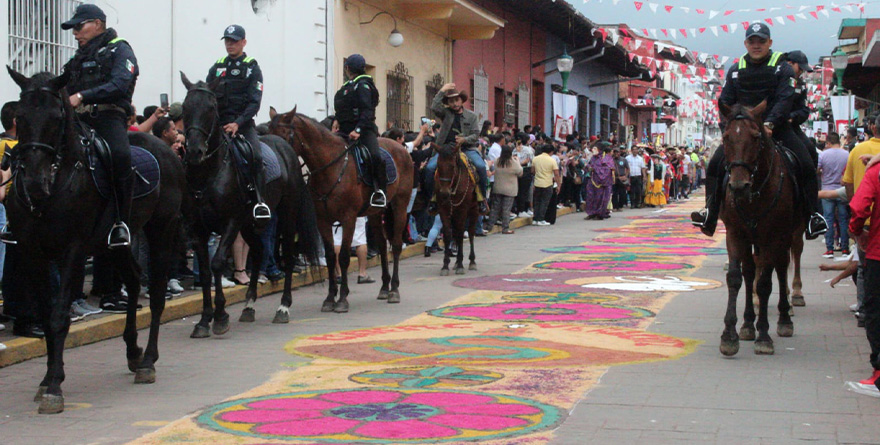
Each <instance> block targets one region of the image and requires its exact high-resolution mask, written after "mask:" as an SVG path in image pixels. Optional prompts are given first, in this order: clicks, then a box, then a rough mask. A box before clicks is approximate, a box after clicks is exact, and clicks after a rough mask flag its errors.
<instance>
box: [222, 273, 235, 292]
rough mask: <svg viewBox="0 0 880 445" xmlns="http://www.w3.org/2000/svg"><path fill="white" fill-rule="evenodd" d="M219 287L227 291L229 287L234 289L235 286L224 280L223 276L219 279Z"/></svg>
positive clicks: (227, 279) (226, 279)
mask: <svg viewBox="0 0 880 445" xmlns="http://www.w3.org/2000/svg"><path fill="white" fill-rule="evenodd" d="M220 285H221V286H223V289H229V288H230V287H235V286H236V284H235V283H234V282H232V281H230V280H229V278H226V277H225V276H224V277H222V278H220Z"/></svg>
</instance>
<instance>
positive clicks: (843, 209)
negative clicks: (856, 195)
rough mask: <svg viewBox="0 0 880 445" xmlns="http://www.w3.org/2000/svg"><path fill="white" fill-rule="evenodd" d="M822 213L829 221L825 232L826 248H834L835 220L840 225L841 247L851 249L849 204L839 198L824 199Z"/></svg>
mask: <svg viewBox="0 0 880 445" xmlns="http://www.w3.org/2000/svg"><path fill="white" fill-rule="evenodd" d="M822 214H823V216H825V221H827V222H828V231H827V232H825V250H833V249H834V222H835V221H837V224H838V226H839V227H840V247H841V248H842V249H847V250H849V229H848V226H849V206H847V205H846V203H844V202H842V201H841V200H839V199H823V200H822Z"/></svg>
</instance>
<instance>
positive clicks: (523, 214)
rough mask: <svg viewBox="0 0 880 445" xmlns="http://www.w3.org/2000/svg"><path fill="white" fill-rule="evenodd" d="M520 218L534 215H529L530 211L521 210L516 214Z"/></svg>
mask: <svg viewBox="0 0 880 445" xmlns="http://www.w3.org/2000/svg"><path fill="white" fill-rule="evenodd" d="M516 216H517V217H518V218H528V217H530V216H532V215H529V212H519V215H516Z"/></svg>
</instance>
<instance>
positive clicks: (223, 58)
mask: <svg viewBox="0 0 880 445" xmlns="http://www.w3.org/2000/svg"><path fill="white" fill-rule="evenodd" d="M225 61H226V56H223V57H221V58H219V59H217V63H223V62H225Z"/></svg>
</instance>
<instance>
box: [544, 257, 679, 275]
mask: <svg viewBox="0 0 880 445" xmlns="http://www.w3.org/2000/svg"><path fill="white" fill-rule="evenodd" d="M532 267H534V268H536V269H560V270H585V271H608V272H639V273H641V272H653V271H661V272H668V271H673V270H684V269H693V267H694V266H692V265H690V264H684V263H663V262H658V261H589V260H588V261H548V262H546V263H537V264H535V265H534V266H532Z"/></svg>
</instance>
